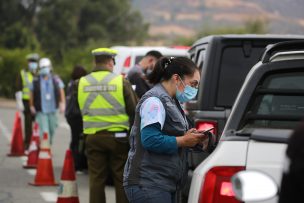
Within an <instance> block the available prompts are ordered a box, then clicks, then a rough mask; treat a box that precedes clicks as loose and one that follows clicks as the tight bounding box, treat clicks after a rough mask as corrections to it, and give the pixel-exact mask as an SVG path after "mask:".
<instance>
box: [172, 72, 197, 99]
mask: <svg viewBox="0 0 304 203" xmlns="http://www.w3.org/2000/svg"><path fill="white" fill-rule="evenodd" d="M180 80H181V82H182V84H183V86H184V87H185V89H184V91H183V92H181V91H179V90H178V88H177V87H176V99H177V100H178V101H180V102H182V103H183V102H188V101H190V100H191V99H193V98H194V97H195V96H196V95H197V92H198V89H197V88H194V87H191V86H190V85H185V84H184V82H183V81H182V79H181V78H180Z"/></svg>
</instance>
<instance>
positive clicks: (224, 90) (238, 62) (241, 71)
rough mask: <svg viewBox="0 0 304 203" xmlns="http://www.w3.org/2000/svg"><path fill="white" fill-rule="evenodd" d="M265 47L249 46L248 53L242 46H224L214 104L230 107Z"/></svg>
mask: <svg viewBox="0 0 304 203" xmlns="http://www.w3.org/2000/svg"><path fill="white" fill-rule="evenodd" d="M264 49H265V47H251V49H250V52H249V53H248V54H246V53H245V51H244V48H243V47H226V48H225V49H224V50H223V53H222V58H221V64H220V74H219V80H218V81H219V82H218V91H217V100H216V104H217V106H219V107H231V106H232V105H233V102H234V101H235V98H236V96H237V94H238V92H239V90H240V88H241V86H242V84H243V82H244V80H245V77H246V75H247V73H248V72H249V70H250V69H251V68H252V66H253V65H255V64H256V63H257V62H258V61H259V59H260V57H261V55H262V53H263V51H264Z"/></svg>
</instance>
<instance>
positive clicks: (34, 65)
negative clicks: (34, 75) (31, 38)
mask: <svg viewBox="0 0 304 203" xmlns="http://www.w3.org/2000/svg"><path fill="white" fill-rule="evenodd" d="M28 67H29V69H30V71H31V72H34V71H36V70H37V68H38V63H36V62H30V63H29V64H28Z"/></svg>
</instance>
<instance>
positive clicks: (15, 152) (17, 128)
mask: <svg viewBox="0 0 304 203" xmlns="http://www.w3.org/2000/svg"><path fill="white" fill-rule="evenodd" d="M24 155H25V154H24V143H23V138H22V126H21V117H20V114H19V112H18V111H17V112H16V114H15V121H14V127H13V134H12V141H11V152H10V153H9V154H7V156H24Z"/></svg>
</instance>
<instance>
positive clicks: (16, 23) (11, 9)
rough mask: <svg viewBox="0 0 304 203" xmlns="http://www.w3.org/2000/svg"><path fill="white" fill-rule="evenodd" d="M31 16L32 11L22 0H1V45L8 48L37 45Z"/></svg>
mask: <svg viewBox="0 0 304 203" xmlns="http://www.w3.org/2000/svg"><path fill="white" fill-rule="evenodd" d="M29 3H30V2H29ZM28 5H30V4H28ZM32 12H33V11H32ZM29 16H30V11H29V10H27V8H26V7H25V4H23V3H22V1H21V0H10V1H0V19H1V21H0V30H1V36H0V46H2V47H5V48H8V49H14V48H25V47H31V48H35V46H37V41H36V39H35V36H34V34H33V32H32V30H31V22H30V21H29Z"/></svg>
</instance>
